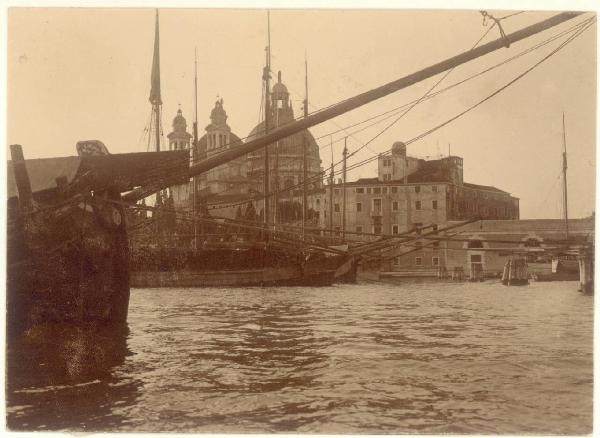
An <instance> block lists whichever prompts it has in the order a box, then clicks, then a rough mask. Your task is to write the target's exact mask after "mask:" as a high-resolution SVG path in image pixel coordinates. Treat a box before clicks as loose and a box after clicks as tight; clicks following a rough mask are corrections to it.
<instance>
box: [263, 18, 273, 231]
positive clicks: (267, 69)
mask: <svg viewBox="0 0 600 438" xmlns="http://www.w3.org/2000/svg"><path fill="white" fill-rule="evenodd" d="M265 51H266V58H267V59H266V63H265V68H264V69H263V81H264V87H265V135H267V134H268V133H269V128H270V127H269V119H270V117H271V96H270V93H271V85H270V83H269V82H270V81H269V79H270V78H271V14H270V12H269V11H267V47H266V49H265ZM264 154H265V163H264V167H265V176H264V192H265V193H264V196H265V198H264V222H265V227H267V224H268V223H269V217H270V216H269V145H268V144H266V145H265V147H264ZM266 238H267V239H268V233H267V234H266Z"/></svg>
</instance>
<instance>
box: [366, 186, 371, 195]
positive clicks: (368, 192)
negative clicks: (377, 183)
mask: <svg viewBox="0 0 600 438" xmlns="http://www.w3.org/2000/svg"><path fill="white" fill-rule="evenodd" d="M367 194H368V195H370V194H371V187H367Z"/></svg>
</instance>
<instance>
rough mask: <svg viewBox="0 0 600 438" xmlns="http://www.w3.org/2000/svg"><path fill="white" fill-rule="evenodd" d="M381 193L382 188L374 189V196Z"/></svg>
mask: <svg viewBox="0 0 600 438" xmlns="http://www.w3.org/2000/svg"><path fill="white" fill-rule="evenodd" d="M380 193H381V187H373V194H375V195H379V194H380Z"/></svg>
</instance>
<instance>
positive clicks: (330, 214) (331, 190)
mask: <svg viewBox="0 0 600 438" xmlns="http://www.w3.org/2000/svg"><path fill="white" fill-rule="evenodd" d="M329 147H330V148H331V172H329V229H330V230H333V142H332V140H331V136H330V137H329ZM330 233H333V231H330Z"/></svg>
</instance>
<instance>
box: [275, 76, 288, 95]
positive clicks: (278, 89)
mask: <svg viewBox="0 0 600 438" xmlns="http://www.w3.org/2000/svg"><path fill="white" fill-rule="evenodd" d="M272 93H273V94H289V92H288V89H287V87H286V86H285V85H284V84H283V83H282V82H281V71H279V72H277V82H276V83H275V85H273V91H272Z"/></svg>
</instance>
